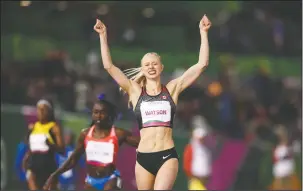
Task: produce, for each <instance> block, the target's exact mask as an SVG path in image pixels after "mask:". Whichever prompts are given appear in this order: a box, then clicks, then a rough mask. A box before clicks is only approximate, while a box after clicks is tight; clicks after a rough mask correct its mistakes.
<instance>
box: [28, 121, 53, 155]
mask: <svg viewBox="0 0 303 191" xmlns="http://www.w3.org/2000/svg"><path fill="white" fill-rule="evenodd" d="M55 124H56V123H55V122H48V123H46V124H42V123H40V122H36V123H35V125H34V127H33V129H32V131H31V133H30V135H29V148H30V150H31V152H32V153H48V151H49V146H48V145H47V144H46V140H48V141H49V142H50V143H51V144H54V139H53V137H52V135H51V132H50V130H51V128H52V127H54V126H55Z"/></svg>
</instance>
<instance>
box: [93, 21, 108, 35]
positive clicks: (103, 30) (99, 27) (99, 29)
mask: <svg viewBox="0 0 303 191" xmlns="http://www.w3.org/2000/svg"><path fill="white" fill-rule="evenodd" d="M94 30H95V31H96V32H97V33H99V35H105V36H106V27H105V25H104V23H102V22H101V21H100V20H99V19H97V21H96V24H95V26H94Z"/></svg>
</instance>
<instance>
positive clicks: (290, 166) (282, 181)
mask: <svg viewBox="0 0 303 191" xmlns="http://www.w3.org/2000/svg"><path fill="white" fill-rule="evenodd" d="M276 134H277V136H278V144H277V146H276V148H275V150H274V153H273V159H274V166H273V175H274V180H273V183H272V185H271V187H270V189H272V190H301V189H302V188H301V186H300V184H301V183H300V180H299V179H298V177H297V175H296V172H295V165H296V164H295V159H294V155H293V151H292V148H291V147H290V142H289V135H288V132H287V130H286V128H285V127H284V126H282V125H280V126H278V127H277V129H276Z"/></svg>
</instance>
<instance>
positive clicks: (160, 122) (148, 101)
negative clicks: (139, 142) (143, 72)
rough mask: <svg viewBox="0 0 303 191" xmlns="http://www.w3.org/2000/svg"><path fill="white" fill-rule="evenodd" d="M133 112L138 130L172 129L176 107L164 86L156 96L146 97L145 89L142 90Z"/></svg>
mask: <svg viewBox="0 0 303 191" xmlns="http://www.w3.org/2000/svg"><path fill="white" fill-rule="evenodd" d="M134 112H135V115H136V118H137V121H138V125H139V129H140V130H141V129H142V128H146V127H157V126H164V127H170V128H172V127H173V120H174V116H175V112H176V105H175V103H174V101H173V99H172V97H171V96H170V94H169V92H168V90H167V88H166V87H165V86H164V85H162V89H161V92H160V94H158V95H156V96H151V95H148V94H147V93H146V90H145V88H142V92H141V95H140V97H139V100H138V103H137V105H136V107H135V110H134Z"/></svg>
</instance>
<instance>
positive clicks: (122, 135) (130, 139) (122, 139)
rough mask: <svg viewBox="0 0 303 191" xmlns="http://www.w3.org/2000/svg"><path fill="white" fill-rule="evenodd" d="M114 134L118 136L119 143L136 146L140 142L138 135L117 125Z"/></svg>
mask: <svg viewBox="0 0 303 191" xmlns="http://www.w3.org/2000/svg"><path fill="white" fill-rule="evenodd" d="M116 134H117V136H118V138H119V143H120V144H123V143H126V144H128V145H130V146H132V147H138V145H139V142H140V137H139V136H134V135H133V134H132V133H131V132H130V131H127V130H124V129H121V128H117V127H116Z"/></svg>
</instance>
